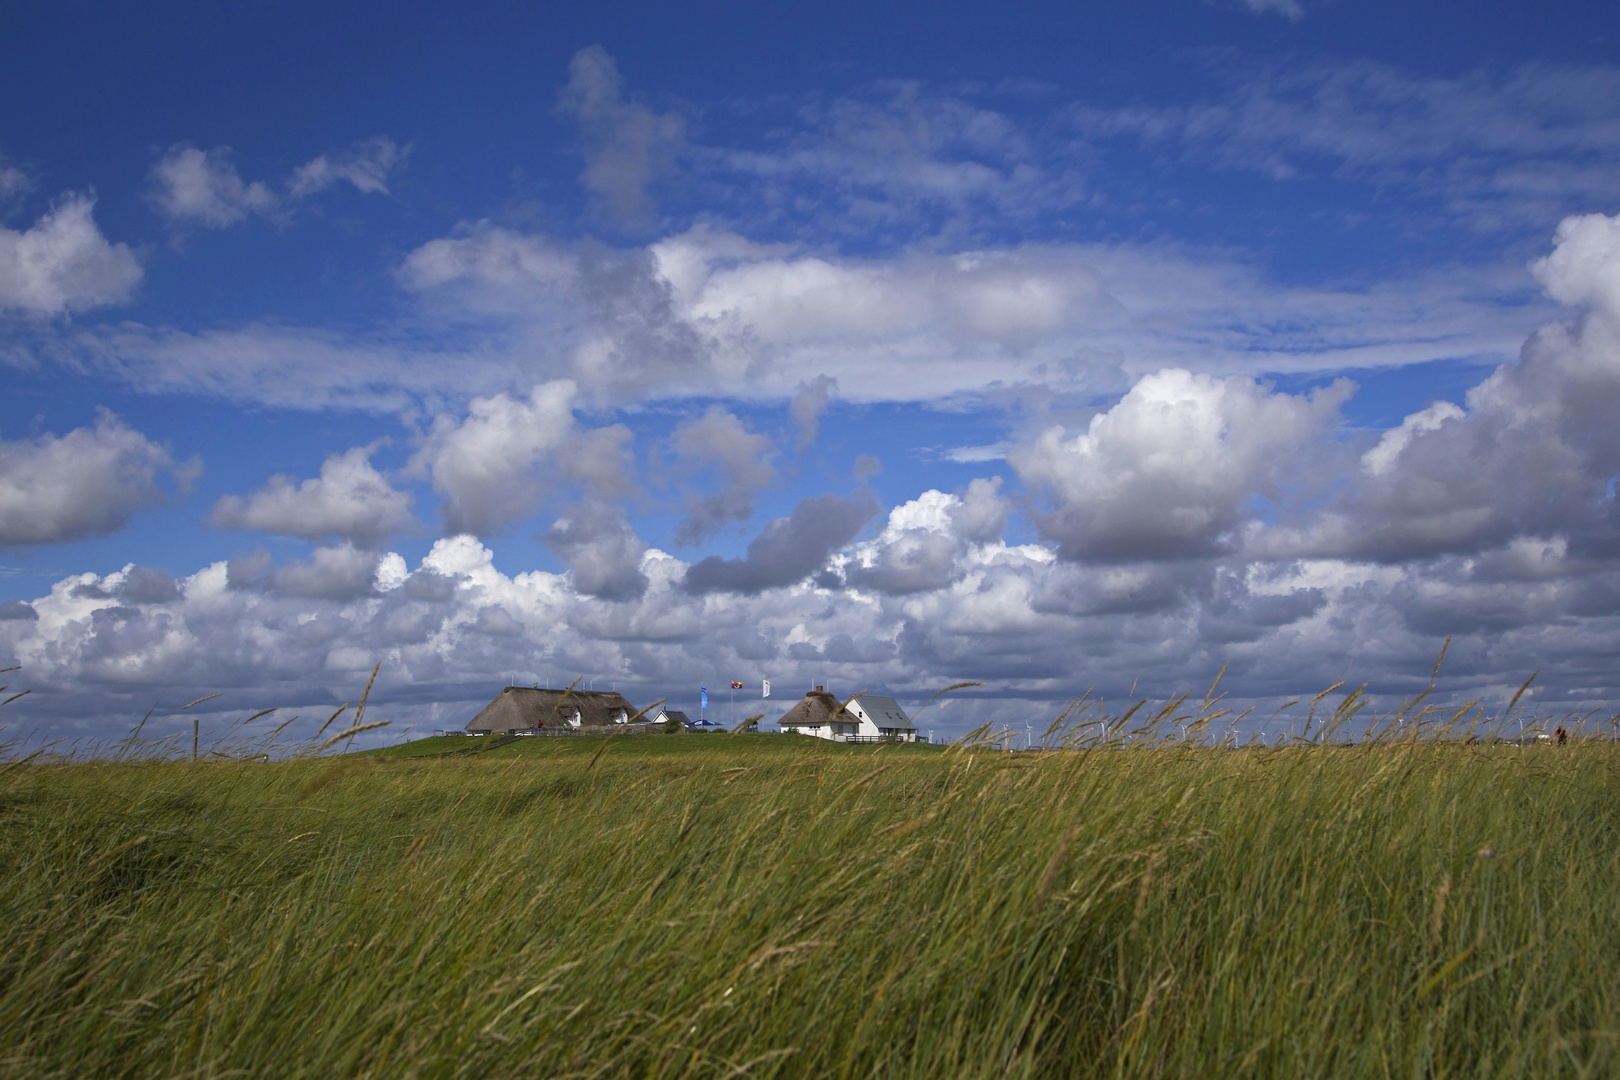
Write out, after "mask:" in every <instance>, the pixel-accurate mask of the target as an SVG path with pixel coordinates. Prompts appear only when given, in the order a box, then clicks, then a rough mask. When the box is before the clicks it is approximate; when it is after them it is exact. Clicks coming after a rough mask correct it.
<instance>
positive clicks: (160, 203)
mask: <svg viewBox="0 0 1620 1080" xmlns="http://www.w3.org/2000/svg"><path fill="white" fill-rule="evenodd" d="M152 201H153V203H154V204H155V205H156V206H157V208H158V210H159V211H161V212H162V213H163V214H164V215H165V216H166V217H168V218H169V219H170V220H171V221H177V222H183V223H185V224H188V225H200V226H203V227H205V228H210V229H223V228H225V227H226V226H228V225H234V224H236V223H237V222H239V221H241V220H242V219H244V218H246V217H248V216H249V215H250V214H268V213H270V212H271V211H273V210H274V209H275V208H276V206H277V203H278V202H279V200H278V199H277V197H276V195H275V193H273V192H272V191H271V190H270V189H269V188H268V187H266V186H265V185H264V184H263V183H261V182H259V181H254V182H253V183H243V181H242V177H241V175H240V174H238V173H237V171H236V165H235V163H234V162H232V160H231V149H230V147H228V146H216V147H214V148H213V149H212V150H208V151H206V152H205V151H202V150H198V149H197V148H196V147H194V146H185V145H183V144H180V145H175V146H172V147H170V148H169V152H168V153H166V154H164V155H163V157H162V158H161V159H160V160H159V161H158V162H157V164H155V165H153V166H152Z"/></svg>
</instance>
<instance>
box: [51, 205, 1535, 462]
mask: <svg viewBox="0 0 1620 1080" xmlns="http://www.w3.org/2000/svg"><path fill="white" fill-rule="evenodd" d="M1515 273H1516V275H1517V276H1511V275H1504V274H1503V273H1500V272H1499V271H1497V270H1496V269H1494V268H1487V269H1485V270H1474V271H1466V270H1448V271H1446V272H1444V273H1441V272H1435V273H1431V274H1426V275H1423V276H1419V277H1415V278H1409V279H1401V280H1392V281H1389V282H1385V283H1382V284H1379V285H1377V286H1373V287H1367V288H1355V287H1345V288H1337V289H1335V288H1306V287H1299V286H1283V285H1278V284H1276V283H1274V282H1269V281H1267V280H1265V279H1264V278H1263V277H1262V276H1261V275H1259V274H1258V273H1257V272H1256V271H1255V270H1254V268H1252V267H1250V266H1246V265H1244V264H1243V263H1241V262H1234V261H1232V260H1230V259H1229V258H1226V257H1222V256H1217V255H1214V254H1211V253H1208V252H1198V251H1193V250H1188V249H1181V248H1176V247H1173V246H1153V245H1150V246H1129V245H1125V246H1104V245H1070V244H1056V245H1024V246H1020V247H1016V248H1006V249H986V250H978V251H967V252H961V253H958V254H954V255H939V254H928V253H921V252H915V253H903V254H900V255H896V256H893V257H887V258H865V259H861V258H849V257H840V256H832V255H827V254H809V253H796V252H794V251H793V250H791V249H785V248H781V247H775V246H771V247H767V246H762V245H755V244H751V243H750V242H748V241H747V240H746V239H744V238H742V237H739V236H734V235H730V234H722V233H716V232H713V231H711V230H707V229H694V230H691V231H689V232H686V233H683V234H680V235H679V236H675V237H671V238H668V239H666V240H663V241H660V242H659V243H657V244H654V245H652V246H651V247H649V248H647V249H645V250H629V251H606V250H604V249H600V248H596V247H592V246H591V245H580V246H576V247H569V246H565V245H562V244H560V243H558V242H556V241H553V240H550V239H548V238H546V237H543V236H534V235H527V234H522V233H518V232H514V231H512V230H509V229H504V228H499V227H496V226H492V225H489V224H487V223H481V224H475V225H472V226H469V227H466V228H463V229H459V230H457V232H456V233H455V234H454V235H453V236H450V237H445V238H441V239H438V240H434V241H430V242H429V243H427V244H424V245H422V246H421V247H420V248H418V249H416V250H415V251H414V252H412V253H411V254H410V255H409V256H407V258H406V259H405V260H404V261H403V263H402V265H401V267H400V270H399V280H400V283H401V285H402V286H403V287H404V288H405V289H406V290H407V291H408V293H410V294H411V296H412V298H413V299H414V301H415V302H416V305H417V307H416V309H415V310H414V311H412V312H411V313H410V321H409V322H408V323H407V322H402V323H400V324H398V325H397V326H395V327H383V328H380V329H379V330H378V331H376V332H374V333H371V334H352V333H345V332H341V331H335V330H322V329H313V328H301V327H296V326H286V325H281V324H271V323H266V324H257V325H248V326H245V327H239V328H232V329H220V330H204V331H199V332H187V331H181V330H176V329H170V328H153V327H144V326H140V325H138V324H134V323H120V324H117V325H104V326H98V327H92V328H83V329H76V330H73V331H71V332H65V331H64V332H62V333H59V334H57V335H56V336H54V337H52V338H49V339H46V340H44V341H41V342H40V343H39V344H38V345H37V346H36V348H37V351H38V352H40V353H43V354H45V355H48V356H53V357H55V358H56V359H57V360H58V361H59V362H61V363H64V364H66V365H69V366H71V367H75V368H78V369H81V370H86V371H91V372H94V373H96V374H100V375H105V376H108V377H112V378H116V379H118V380H119V381H121V382H123V383H126V384H128V385H131V386H134V387H135V388H137V389H140V390H143V391H147V392H160V393H163V392H177V391H178V392H184V393H195V394H203V395H207V396H210V397H219V398H224V399H226V400H234V401H243V402H255V403H264V404H271V405H276V406H282V407H292V408H313V409H326V408H360V409H368V410H372V411H397V410H402V409H406V408H412V407H416V408H422V409H425V410H426V411H429V412H441V411H448V410H459V409H462V408H464V407H465V405H466V403H467V401H469V400H470V399H471V398H473V397H487V396H491V395H494V394H498V393H502V392H506V391H508V390H509V388H511V387H513V386H532V385H534V384H536V383H540V382H547V381H552V380H556V379H570V380H572V381H573V382H574V383H575V384H576V385H577V386H578V387H579V388H580V390H581V392H582V394H583V395H585V396H586V398H587V399H588V400H590V401H591V402H592V403H594V404H615V405H616V404H622V403H624V402H625V401H645V400H649V399H668V398H679V397H687V396H704V395H715V394H717V393H718V394H724V395H727V396H730V397H743V398H756V399H757V398H765V399H777V400H781V399H788V398H792V397H793V396H795V395H797V394H800V393H801V392H802V391H803V388H804V387H805V386H806V385H807V384H806V382H805V375H806V373H807V372H817V373H818V376H817V378H824V379H828V380H836V382H837V385H838V388H839V393H840V395H841V396H842V397H844V398H846V399H848V400H851V401H856V402H860V401H885V400H887V401H919V400H921V401H927V400H938V399H942V398H949V397H951V396H953V395H980V394H986V393H996V394H1000V393H1008V392H1019V391H1021V390H1024V389H1030V388H1045V389H1050V390H1055V391H1059V392H1063V393H1069V394H1086V395H1094V394H1112V393H1117V392H1119V391H1122V390H1123V389H1125V387H1126V386H1128V385H1129V382H1130V381H1131V377H1132V376H1135V375H1141V374H1146V373H1148V372H1151V371H1156V370H1159V369H1161V368H1165V367H1183V368H1188V369H1190V370H1202V371H1207V372H1211V373H1215V374H1223V375H1224V374H1250V375H1257V374H1264V373H1277V372H1309V371H1332V370H1340V369H1343V368H1346V367H1389V366H1398V365H1401V364H1409V363H1419V362H1423V361H1428V360H1435V359H1459V358H1466V359H1476V360H1477V359H1489V360H1502V359H1506V358H1508V357H1511V356H1513V355H1514V354H1515V353H1516V352H1517V350H1518V347H1519V345H1520V344H1521V343H1522V342H1523V340H1524V335H1525V334H1527V333H1528V332H1529V331H1530V330H1531V329H1532V328H1533V327H1534V326H1535V325H1536V324H1537V322H1538V321H1544V319H1545V317H1546V315H1547V313H1548V312H1550V311H1551V310H1552V308H1551V307H1550V306H1546V307H1543V306H1542V305H1541V304H1539V303H1537V302H1536V301H1535V298H1534V294H1533V292H1531V291H1530V290H1529V285H1530V283H1529V281H1528V279H1527V278H1526V277H1525V275H1524V273H1523V271H1522V269H1521V270H1518V271H1516V272H1515ZM1504 300H1506V301H1510V302H1504ZM816 385H823V384H816ZM825 385H830V384H825ZM803 404H805V405H808V404H811V402H810V400H809V399H803ZM803 420H804V418H803V417H800V418H799V422H800V423H801V425H802V423H803ZM801 430H807V429H803V428H802V427H801Z"/></svg>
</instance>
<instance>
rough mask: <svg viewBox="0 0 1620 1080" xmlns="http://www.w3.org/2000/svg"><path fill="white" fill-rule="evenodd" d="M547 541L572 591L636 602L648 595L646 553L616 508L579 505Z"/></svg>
mask: <svg viewBox="0 0 1620 1080" xmlns="http://www.w3.org/2000/svg"><path fill="white" fill-rule="evenodd" d="M546 542H547V543H548V544H549V545H550V546H551V550H552V551H554V552H556V553H557V556H558V558H560V559H562V560H563V561H564V562H565V563H567V564H568V572H569V577H570V580H571V581H572V583H573V586H574V588H575V589H576V590H578V591H579V592H580V593H582V594H583V595H585V596H593V597H597V598H599V599H602V600H634V599H637V598H639V597H640V596H641V595H642V594H643V593H645V592H646V591H647V585H648V578H647V575H646V573H645V572H644V571H643V570H642V568H641V564H642V560H643V559H644V557H645V556H646V553H647V549H646V547H645V545H643V544H642V542H641V540H640V538H638V537H637V536H636V531H635V529H633V528H632V527H631V525H630V522H629V521H628V520H627V519H626V518H625V515H624V511H623V510H621V509H619V508H618V507H613V506H604V505H602V504H600V503H584V504H581V505H579V506H576V507H574V508H573V509H572V510H570V511H569V512H568V513H567V514H566V515H564V516H563V517H560V518H558V519H557V520H556V522H555V523H554V524H553V525H552V526H551V529H550V531H549V532H547V533H546Z"/></svg>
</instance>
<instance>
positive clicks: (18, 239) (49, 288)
mask: <svg viewBox="0 0 1620 1080" xmlns="http://www.w3.org/2000/svg"><path fill="white" fill-rule="evenodd" d="M94 207H95V199H94V197H92V196H89V195H68V196H65V197H64V198H63V199H62V201H61V202H59V203H57V204H56V205H55V206H54V207H52V208H51V209H50V211H49V212H47V213H46V214H45V215H44V216H43V217H41V218H40V219H39V220H38V221H37V222H35V223H34V225H33V227H32V228H30V229H28V230H27V231H25V232H17V231H15V230H12V229H7V228H5V227H3V226H0V310H4V309H6V308H13V309H17V310H20V311H24V312H27V313H29V314H33V315H60V314H62V313H64V312H69V311H80V310H83V309H85V308H91V307H99V306H101V305H104V304H121V303H123V302H124V301H126V300H128V299H129V295H130V293H131V292H132V291H134V288H135V286H136V285H137V284H139V283H140V280H141V264H140V263H139V262H138V261H137V260H136V258H135V255H134V253H133V252H132V251H130V250H129V248H128V247H127V246H126V245H124V244H109V243H108V242H107V240H106V239H105V238H104V237H103V236H102V235H101V230H99V229H97V228H96V223H95V221H94V220H93V218H92V215H91V211H92V210H93V209H94Z"/></svg>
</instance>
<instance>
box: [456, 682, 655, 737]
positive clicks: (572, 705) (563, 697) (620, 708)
mask: <svg viewBox="0 0 1620 1080" xmlns="http://www.w3.org/2000/svg"><path fill="white" fill-rule="evenodd" d="M576 710H577V711H578V713H579V722H580V726H582V727H612V726H615V725H616V724H618V723H620V720H619V717H620V716H621V715H622V716H624V717H625V718H634V717H635V715H636V707H635V706H634V705H632V704H630V702H629V701H628V700H626V699H625V697H624V695H622V694H615V693H611V692H608V691H605V690H571V691H570V690H534V689H531V688H529V687H527V686H508V687H507V688H506V689H505V690H502V691H501V692H500V693H499V694H496V695H495V700H494V701H491V702H490V703H489V704H488V705H485V706H484V708H483V709H482V711H480V712H479V714H478V715H477V716H475V717H473V718H472V719H471V720H469V721H467V730H468V731H492V732H501V731H512V730H515V729H517V728H532V727H534V726H536V725H540V724H543V725H545V726H546V727H562V726H563V725H564V724H565V723H567V722H568V721H569V720H572V719H573V718H574V714H575V711H576Z"/></svg>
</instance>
